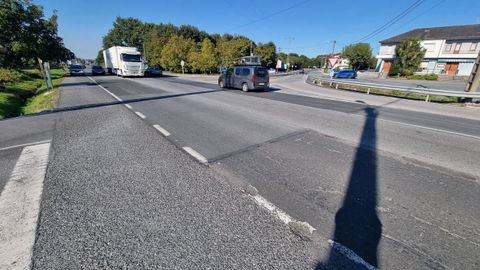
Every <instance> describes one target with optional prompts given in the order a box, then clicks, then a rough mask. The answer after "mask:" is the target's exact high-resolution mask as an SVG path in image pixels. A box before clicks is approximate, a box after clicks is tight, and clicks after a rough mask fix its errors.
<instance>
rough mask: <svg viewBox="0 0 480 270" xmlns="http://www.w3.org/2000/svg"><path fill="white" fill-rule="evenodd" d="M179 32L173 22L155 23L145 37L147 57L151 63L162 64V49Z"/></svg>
mask: <svg viewBox="0 0 480 270" xmlns="http://www.w3.org/2000/svg"><path fill="white" fill-rule="evenodd" d="M177 34H178V27H176V26H175V25H173V24H162V23H161V24H158V25H155V26H154V27H153V28H152V29H150V31H149V32H148V33H147V35H146V37H145V54H146V55H145V57H146V60H147V62H148V64H149V65H161V56H162V50H163V47H164V46H165V44H166V43H167V42H168V40H169V39H170V38H171V37H172V36H174V35H177Z"/></svg>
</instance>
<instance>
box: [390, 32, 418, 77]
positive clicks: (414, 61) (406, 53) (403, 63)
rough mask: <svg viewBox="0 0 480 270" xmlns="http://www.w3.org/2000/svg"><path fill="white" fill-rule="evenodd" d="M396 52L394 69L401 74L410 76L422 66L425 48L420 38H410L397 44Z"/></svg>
mask: <svg viewBox="0 0 480 270" xmlns="http://www.w3.org/2000/svg"><path fill="white" fill-rule="evenodd" d="M395 54H396V56H395V62H394V70H395V71H396V72H398V74H399V75H402V76H409V75H412V74H413V73H414V72H415V71H417V69H418V68H419V67H420V63H421V62H422V59H423V57H424V56H425V49H423V48H422V47H421V46H420V41H419V40H418V39H415V38H408V39H406V40H404V41H402V42H401V43H400V44H398V45H397V46H396V48H395Z"/></svg>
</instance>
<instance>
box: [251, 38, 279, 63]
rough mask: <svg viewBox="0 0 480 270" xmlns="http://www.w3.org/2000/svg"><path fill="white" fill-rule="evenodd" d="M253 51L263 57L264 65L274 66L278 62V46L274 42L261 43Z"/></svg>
mask: <svg viewBox="0 0 480 270" xmlns="http://www.w3.org/2000/svg"><path fill="white" fill-rule="evenodd" d="M253 53H254V54H255V55H259V56H260V57H261V58H262V65H264V66H266V67H269V68H274V67H275V65H276V64H277V48H276V47H275V44H274V43H273V42H268V43H265V44H262V43H259V44H258V46H257V47H255V49H254V50H253Z"/></svg>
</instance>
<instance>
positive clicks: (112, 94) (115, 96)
mask: <svg viewBox="0 0 480 270" xmlns="http://www.w3.org/2000/svg"><path fill="white" fill-rule="evenodd" d="M87 78H88V79H90V81H92V82H94V83H95V84H96V85H98V87H100V88H102V89H103V90H105V92H107V93H108V94H110V95H111V96H112V97H113V98H114V99H116V100H118V101H123V100H122V99H121V98H119V97H117V95H115V94H114V93H112V92H110V91H108V89H107V88H105V87H103V86H101V85H100V84H99V83H98V82H97V81H95V80H94V79H92V78H91V77H90V76H87Z"/></svg>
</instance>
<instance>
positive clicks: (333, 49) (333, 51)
mask: <svg viewBox="0 0 480 270" xmlns="http://www.w3.org/2000/svg"><path fill="white" fill-rule="evenodd" d="M335 44H337V41H336V40H334V41H333V48H332V56H333V54H335Z"/></svg>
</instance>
